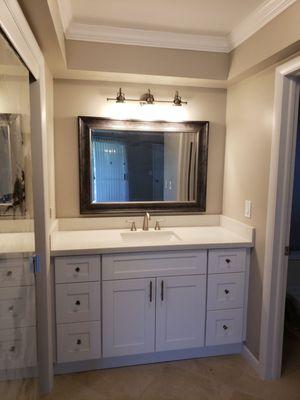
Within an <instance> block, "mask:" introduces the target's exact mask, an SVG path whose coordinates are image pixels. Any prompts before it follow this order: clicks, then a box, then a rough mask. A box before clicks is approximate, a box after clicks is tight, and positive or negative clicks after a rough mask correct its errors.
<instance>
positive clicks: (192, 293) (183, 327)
mask: <svg viewBox="0 0 300 400" xmlns="http://www.w3.org/2000/svg"><path fill="white" fill-rule="evenodd" d="M156 293H157V294H156V351H164V350H177V349H185V348H191V347H202V346H203V345H204V329H205V303H206V277H205V276H203V275H197V276H172V277H166V278H165V277H163V278H157V291H156Z"/></svg>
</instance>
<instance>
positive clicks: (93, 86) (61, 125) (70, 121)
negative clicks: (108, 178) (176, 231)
mask: <svg viewBox="0 0 300 400" xmlns="http://www.w3.org/2000/svg"><path fill="white" fill-rule="evenodd" d="M118 87H119V86H118V84H116V83H107V82H106V83H103V82H91V81H70V80H69V81H67V80H55V81H54V118H55V188H56V215H57V217H60V218H62V217H78V216H79V177H78V142H77V116H78V115H89V116H102V117H110V118H123V119H124V118H139V119H162V120H164V119H165V120H208V121H210V137H209V161H208V187H207V213H212V214H213V213H220V212H221V211H222V186H223V184H222V182H223V163H224V145H225V107H226V105H225V103H226V91H225V90H223V89H204V88H203V89H201V88H184V87H183V88H180V95H181V96H182V98H183V99H184V100H187V101H188V103H189V104H188V105H187V106H186V107H182V108H178V107H173V106H172V105H168V106H165V105H155V106H153V107H141V106H140V105H139V104H138V103H133V104H116V103H114V102H107V101H106V97H111V96H114V95H115V94H116V91H117V89H118ZM145 89H147V88H145V86H144V85H128V84H127V85H126V86H124V85H123V90H124V92H125V93H126V95H127V96H128V97H137V96H140V95H141V94H142V93H143V92H144V91H145ZM150 89H151V90H152V91H153V93H154V95H156V96H157V97H159V98H161V99H167V98H169V99H170V98H171V97H172V96H173V95H174V92H175V88H174V87H167V86H153V87H152V86H151V87H150Z"/></svg>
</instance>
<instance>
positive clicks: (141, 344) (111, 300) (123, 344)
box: [103, 278, 155, 357]
mask: <svg viewBox="0 0 300 400" xmlns="http://www.w3.org/2000/svg"><path fill="white" fill-rule="evenodd" d="M154 291H155V279H149V278H148V279H129V280H116V281H106V282H103V357H113V356H123V355H129V354H141V353H150V352H153V351H154V336H155V295H154Z"/></svg>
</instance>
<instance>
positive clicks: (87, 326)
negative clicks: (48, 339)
mask: <svg viewBox="0 0 300 400" xmlns="http://www.w3.org/2000/svg"><path fill="white" fill-rule="evenodd" d="M100 357H101V333H100V322H99V321H96V322H82V323H76V324H63V325H58V326H57V361H58V362H59V363H63V362H70V361H81V360H90V359H96V358H100Z"/></svg>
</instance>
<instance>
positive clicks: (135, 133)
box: [79, 117, 208, 215]
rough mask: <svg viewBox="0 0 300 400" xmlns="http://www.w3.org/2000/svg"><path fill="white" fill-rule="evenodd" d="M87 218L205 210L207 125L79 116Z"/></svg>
mask: <svg viewBox="0 0 300 400" xmlns="http://www.w3.org/2000/svg"><path fill="white" fill-rule="evenodd" d="M79 147H80V151H79V154H80V200H81V212H82V213H109V214H114V213H119V214H120V213H122V214H124V215H125V214H126V213H127V212H128V213H130V212H131V213H133V212H135V213H136V212H138V211H139V210H144V209H147V210H152V211H158V212H164V211H166V210H168V212H176V211H177V212H178V211H181V212H182V211H184V210H186V211H205V198H206V174H207V151H208V123H207V122H185V123H169V122H141V121H116V120H108V119H102V118H92V117H79Z"/></svg>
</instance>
